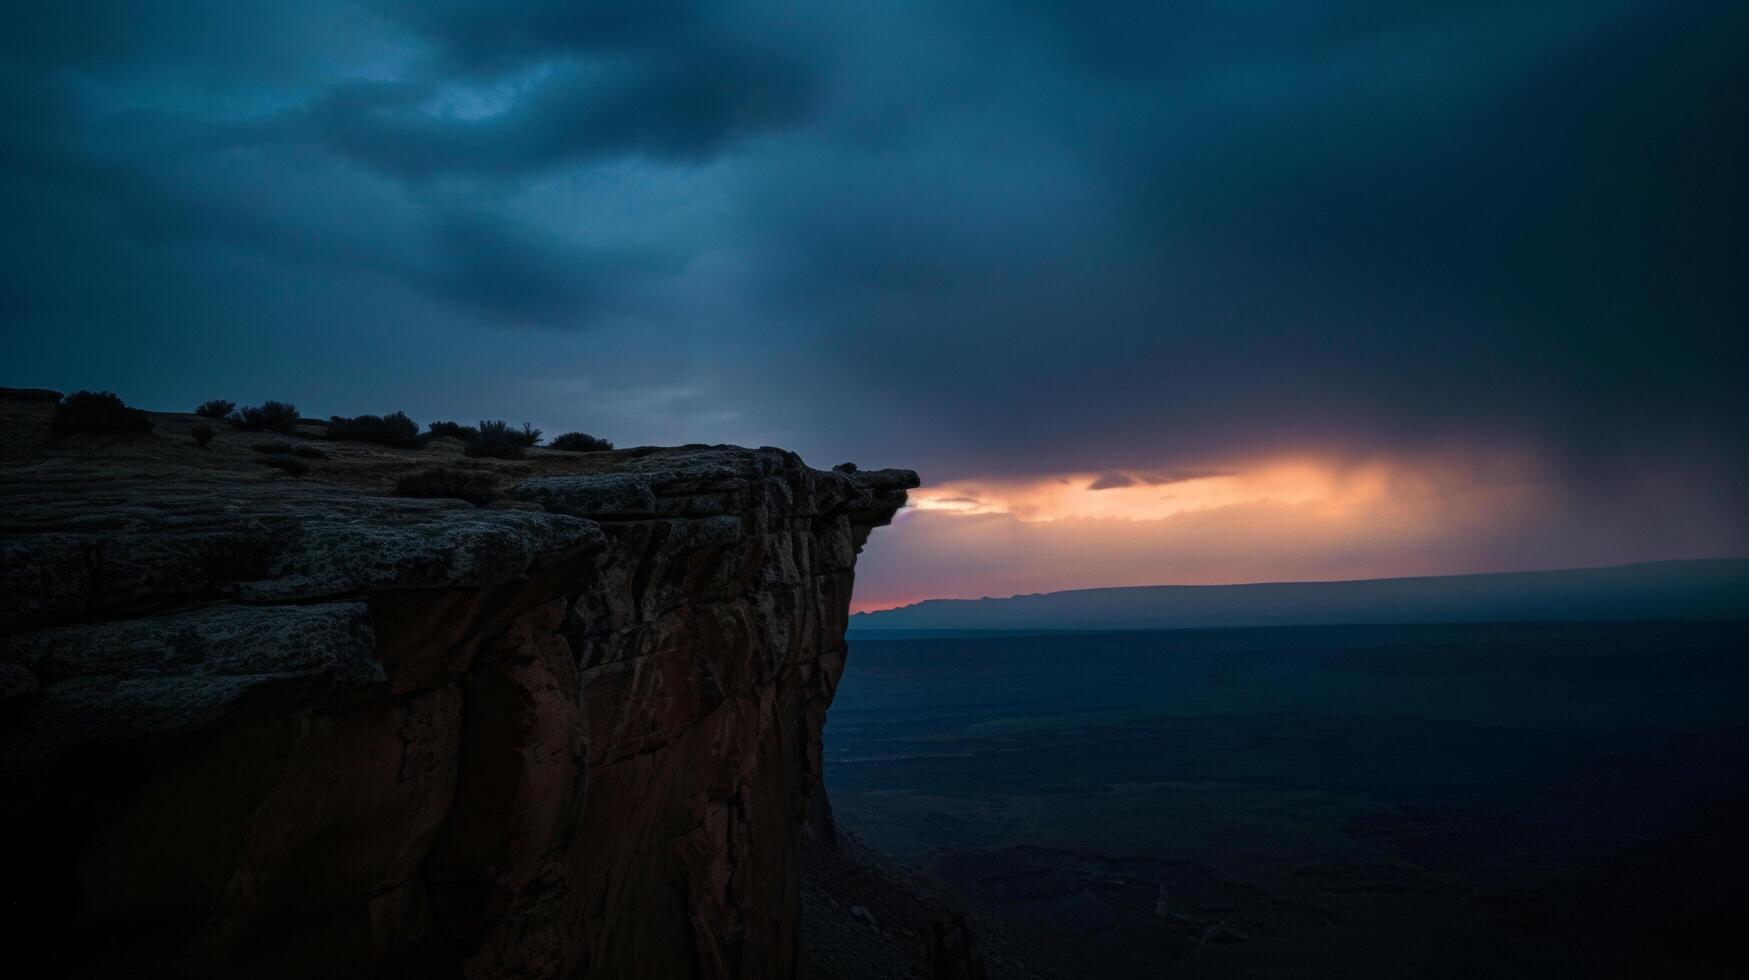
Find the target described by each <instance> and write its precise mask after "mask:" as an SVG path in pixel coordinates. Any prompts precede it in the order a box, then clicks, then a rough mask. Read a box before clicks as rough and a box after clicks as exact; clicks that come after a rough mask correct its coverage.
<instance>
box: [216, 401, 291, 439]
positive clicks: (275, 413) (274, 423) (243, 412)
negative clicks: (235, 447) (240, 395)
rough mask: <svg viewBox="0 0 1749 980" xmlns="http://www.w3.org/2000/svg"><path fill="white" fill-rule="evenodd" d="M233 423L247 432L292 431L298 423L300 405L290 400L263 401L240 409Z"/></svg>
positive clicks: (232, 419)
mask: <svg viewBox="0 0 1749 980" xmlns="http://www.w3.org/2000/svg"><path fill="white" fill-rule="evenodd" d="M231 424H232V425H234V426H236V427H237V428H239V429H242V430H243V431H245V432H290V431H291V430H292V427H293V426H295V425H297V424H298V407H297V406H296V405H293V404H291V403H289V402H262V403H261V404H259V405H255V406H252V407H249V408H244V409H240V410H239V411H238V412H237V413H236V414H235V415H232V416H231Z"/></svg>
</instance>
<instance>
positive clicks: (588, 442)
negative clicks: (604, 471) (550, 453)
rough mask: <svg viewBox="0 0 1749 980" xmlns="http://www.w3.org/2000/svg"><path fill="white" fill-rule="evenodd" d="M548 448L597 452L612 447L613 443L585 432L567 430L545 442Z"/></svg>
mask: <svg viewBox="0 0 1749 980" xmlns="http://www.w3.org/2000/svg"><path fill="white" fill-rule="evenodd" d="M547 447H548V448H550V449H562V450H564V451H565V452H568V453H598V452H603V451H605V450H608V449H612V448H613V443H611V442H608V441H607V440H606V439H597V438H595V437H594V436H592V435H589V434H588V433H586V432H567V433H565V434H564V435H562V436H558V437H556V438H554V439H553V441H552V442H549V443H547Z"/></svg>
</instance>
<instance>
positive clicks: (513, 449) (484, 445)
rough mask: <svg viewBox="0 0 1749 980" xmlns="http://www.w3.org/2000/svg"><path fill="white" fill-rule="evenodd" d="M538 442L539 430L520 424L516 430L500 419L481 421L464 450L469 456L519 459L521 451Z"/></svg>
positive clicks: (526, 424)
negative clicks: (476, 433) (519, 427)
mask: <svg viewBox="0 0 1749 980" xmlns="http://www.w3.org/2000/svg"><path fill="white" fill-rule="evenodd" d="M537 442H540V430H539V429H537V428H534V427H533V426H531V425H529V424H528V423H527V422H524V423H523V424H522V431H520V432H518V431H517V430H515V429H512V428H511V427H510V424H509V423H507V422H504V421H502V420H496V419H494V420H491V421H482V422H481V423H480V434H479V435H478V436H475V437H474V439H473V441H472V442H469V443H468V448H467V449H466V450H465V452H466V453H467V454H468V455H469V456H489V457H491V458H493V459H520V458H521V457H522V451H523V450H524V449H527V448H528V447H530V446H532V445H534V444H535V443H537Z"/></svg>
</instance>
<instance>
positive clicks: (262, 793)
mask: <svg viewBox="0 0 1749 980" xmlns="http://www.w3.org/2000/svg"><path fill="white" fill-rule="evenodd" d="M53 410H54V403H53V402H52V401H50V400H47V399H46V398H45V397H37V396H33V395H32V394H31V393H29V392H8V393H6V394H5V395H4V396H0V426H3V427H4V442H3V446H4V448H3V450H0V501H3V504H4V516H3V517H0V526H3V528H4V532H3V534H0V771H3V773H4V786H0V829H3V830H4V840H5V844H4V847H5V851H6V855H7V857H6V865H7V866H6V869H5V871H6V873H5V875H4V878H5V884H4V886H0V888H3V889H4V892H3V893H0V900H3V901H4V902H5V906H4V910H3V911H4V918H5V919H6V921H7V927H6V928H7V931H8V932H11V933H13V935H12V936H10V937H9V941H10V943H11V945H12V949H13V952H14V956H15V957H19V958H21V961H24V962H30V961H33V960H39V959H40V960H41V961H43V962H45V963H49V964H53V965H54V966H56V967H58V968H59V970H60V972H67V973H83V974H92V975H99V976H104V975H122V974H126V975H130V976H133V975H141V974H147V975H153V974H156V975H188V974H196V975H210V974H215V973H217V974H243V973H247V974H249V975H263V974H269V975H299V976H307V975H334V976H352V975H358V974H359V973H360V971H361V969H368V971H369V972H374V973H378V974H384V975H388V974H397V975H398V974H407V973H416V974H419V975H433V976H443V975H451V976H470V977H506V976H516V977H583V976H686V975H693V976H709V977H788V976H790V975H791V974H792V973H793V971H794V964H795V957H796V947H797V939H796V928H797V922H798V911H797V910H798V903H799V901H800V898H799V854H800V844H801V838H802V833H803V831H802V826H803V822H804V820H805V818H806V816H807V810H808V803H809V799H810V796H811V795H812V794H813V792H814V789H815V787H816V786H817V785H818V783H819V780H820V729H821V725H822V723H823V721H824V717H825V711H826V707H827V705H828V704H829V703H830V701H831V699H832V694H833V689H834V687H835V685H836V684H837V682H838V679H839V676H840V673H841V671H842V669H843V664H844V655H845V644H844V629H845V624H846V617H847V612H848V605H849V601H850V594H851V584H852V580H853V575H854V566H855V559H856V554H857V552H858V551H859V550H860V549H861V547H862V545H863V543H864V542H865V541H866V539H867V537H868V535H869V532H870V531H871V530H872V529H873V528H875V527H878V526H880V525H883V524H885V523H887V522H888V521H889V520H890V519H891V518H892V515H893V514H894V512H895V511H896V510H897V509H898V508H899V507H900V506H902V505H903V503H904V501H905V490H906V489H907V488H911V487H915V486H916V485H917V478H916V475H915V474H913V473H911V472H909V471H904V470H881V471H874V472H850V473H843V472H823V471H819V470H814V469H811V468H809V467H807V466H806V465H804V464H803V463H802V461H801V460H800V459H799V458H798V457H797V456H795V455H794V454H792V453H787V452H783V451H780V450H776V449H769V448H767V449H757V450H749V449H740V448H735V447H727V446H715V447H706V446H689V447H683V448H677V449H635V450H625V451H616V452H597V453H562V452H554V451H545V450H539V449H536V450H530V451H529V453H528V454H527V456H526V457H525V458H523V459H519V460H469V459H464V458H463V456H462V451H461V444H460V443H459V442H455V441H453V440H447V439H435V440H432V441H430V442H429V443H428V444H426V445H425V446H423V447H420V448H414V449H400V448H389V447H384V446H378V445H372V444H367V443H356V442H337V441H332V440H328V439H325V438H323V430H322V429H321V428H320V427H318V426H303V427H300V428H299V429H297V430H295V431H293V432H292V433H289V434H287V435H272V434H260V433H247V432H240V431H233V430H231V429H230V428H228V427H221V428H220V431H219V432H218V434H217V436H216V438H214V439H213V440H212V441H211V443H210V445H207V446H205V447H204V448H202V447H200V446H197V445H196V443H195V441H194V440H193V438H192V432H193V430H194V429H196V428H197V427H198V426H200V425H201V424H203V421H204V420H201V419H198V418H196V417H195V416H191V415H166V414H160V415H156V416H154V420H155V423H156V424H155V429H154V431H153V432H150V433H141V434H115V435H92V434H80V435H73V436H69V437H66V438H63V439H56V438H54V437H53V436H52V435H51V432H50V419H51V416H52V414H53ZM287 459H293V460H297V461H299V463H301V464H302V465H301V466H300V465H293V464H290V463H286V462H284V461H285V460H287ZM275 461H278V462H275ZM263 463H265V464H266V465H261V464H263ZM439 465H442V466H449V467H454V468H457V469H466V470H468V471H469V472H473V473H478V474H484V477H483V478H484V479H489V480H496V481H497V482H498V483H499V484H500V486H501V487H502V498H501V499H500V500H498V501H496V502H494V503H492V504H490V505H488V506H484V507H480V506H474V505H472V504H469V503H466V502H463V501H461V500H454V499H413V498H406V497H397V496H393V495H391V494H392V490H393V488H394V486H395V485H396V482H397V480H398V479H400V478H401V477H404V476H406V475H407V474H409V473H412V472H415V471H418V470H420V469H423V468H426V467H432V466H439ZM288 470H289V471H292V472H296V471H299V470H303V472H302V473H301V475H296V476H294V475H292V472H288ZM51 972H52V971H51Z"/></svg>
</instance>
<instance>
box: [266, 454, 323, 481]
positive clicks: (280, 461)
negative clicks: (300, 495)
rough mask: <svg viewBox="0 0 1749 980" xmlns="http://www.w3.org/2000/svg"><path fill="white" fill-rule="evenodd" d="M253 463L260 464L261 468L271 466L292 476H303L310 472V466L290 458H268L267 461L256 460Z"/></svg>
mask: <svg viewBox="0 0 1749 980" xmlns="http://www.w3.org/2000/svg"><path fill="white" fill-rule="evenodd" d="M255 462H257V463H260V464H261V465H262V466H271V467H273V468H274V469H276V470H284V471H285V472H287V473H290V474H291V475H292V476H303V475H304V474H305V473H308V472H310V464H308V463H306V462H304V461H303V460H301V459H293V458H291V457H290V456H270V457H268V458H267V459H258V460H256V461H255Z"/></svg>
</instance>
